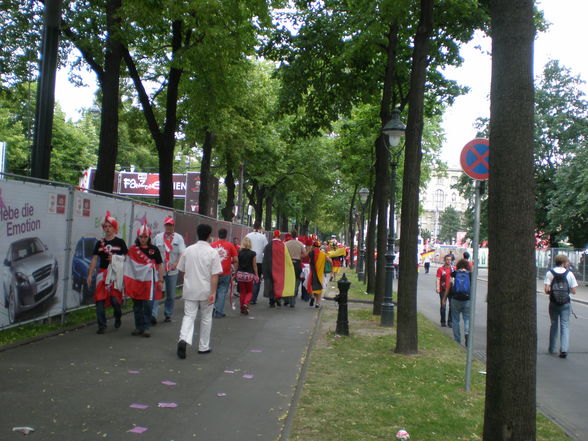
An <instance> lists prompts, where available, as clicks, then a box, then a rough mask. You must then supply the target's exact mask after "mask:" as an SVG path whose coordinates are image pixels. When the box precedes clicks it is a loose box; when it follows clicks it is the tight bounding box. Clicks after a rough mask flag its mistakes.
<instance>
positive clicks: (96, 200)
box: [67, 191, 133, 308]
mask: <svg viewBox="0 0 588 441" xmlns="http://www.w3.org/2000/svg"><path fill="white" fill-rule="evenodd" d="M132 207H133V204H132V202H131V201H125V200H121V199H115V198H109V197H106V196H102V195H97V194H93V193H86V192H82V191H76V192H75V194H74V207H73V223H72V238H71V249H72V252H71V274H70V281H69V290H68V296H67V307H68V308H73V307H76V306H78V305H87V304H92V303H94V289H95V287H96V271H94V275H93V279H92V284H91V286H88V285H87V283H86V279H87V278H88V269H89V266H90V262H91V260H92V253H93V250H94V245H95V244H96V241H97V240H98V239H101V238H102V237H103V233H102V221H103V220H104V217H105V216H106V211H110V214H111V216H113V217H114V218H115V219H116V220H117V222H118V233H117V236H118V237H120V238H122V239H123V240H124V241H125V242H126V243H127V245H128V244H129V241H130V239H129V237H128V236H129V226H130V225H131V213H132Z"/></svg>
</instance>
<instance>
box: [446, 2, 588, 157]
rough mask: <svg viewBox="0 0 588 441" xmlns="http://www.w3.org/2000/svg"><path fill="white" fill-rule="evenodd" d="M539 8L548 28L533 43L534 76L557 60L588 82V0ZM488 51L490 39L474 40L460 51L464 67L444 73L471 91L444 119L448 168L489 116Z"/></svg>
mask: <svg viewBox="0 0 588 441" xmlns="http://www.w3.org/2000/svg"><path fill="white" fill-rule="evenodd" d="M539 8H540V9H542V10H543V11H544V14H545V18H546V19H547V21H548V22H550V23H551V26H550V28H549V29H548V31H547V32H546V33H542V34H539V35H538V36H537V39H536V41H535V60H534V65H535V77H537V76H538V75H540V74H541V73H542V71H543V67H544V66H545V64H546V63H547V61H549V60H551V59H557V60H560V61H561V63H560V64H562V65H563V66H566V67H568V68H570V69H571V70H572V73H573V74H574V75H580V76H581V77H582V79H583V80H584V81H586V80H588V57H587V56H586V49H585V47H584V46H585V43H586V41H588V30H587V27H586V18H587V17H588V0H542V1H541V2H540V4H539ZM476 46H481V48H482V50H480V49H476V48H475V47H476ZM490 48H491V41H490V39H489V38H485V39H482V38H476V40H475V41H473V42H471V43H470V44H468V45H467V46H465V47H463V48H462V51H461V54H462V57H463V58H464V60H465V61H464V64H463V66H462V67H460V68H458V69H448V70H447V71H446V75H447V77H449V78H451V79H454V80H457V81H458V82H459V83H460V84H463V85H467V86H469V87H470V89H471V90H470V93H468V94H467V95H464V96H461V97H459V98H458V99H457V100H456V102H455V104H454V105H453V106H452V107H451V108H450V109H448V110H447V112H446V114H445V117H444V118H443V128H444V130H445V133H446V140H445V144H444V146H443V159H444V160H445V162H447V163H448V164H449V165H450V166H451V165H453V166H456V167H458V166H459V155H460V152H461V149H462V148H463V146H464V145H465V144H467V142H468V141H470V140H472V139H474V138H475V137H476V130H475V129H474V127H473V124H474V122H475V120H476V118H478V117H480V116H483V117H488V116H489V115H490V101H489V100H488V95H489V94H490V77H491V59H490V56H489V55H488V54H489V52H490ZM585 86H586V85H585ZM584 91H585V92H587V93H588V88H587V87H584Z"/></svg>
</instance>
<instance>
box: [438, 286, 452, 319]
mask: <svg viewBox="0 0 588 441" xmlns="http://www.w3.org/2000/svg"><path fill="white" fill-rule="evenodd" d="M442 301H443V293H439V304H440V305H441V302H442ZM447 301H448V302H449V315H447V306H440V309H439V312H440V313H441V323H442V324H443V323H447V324H448V325H451V299H450V298H447ZM446 318H447V319H446Z"/></svg>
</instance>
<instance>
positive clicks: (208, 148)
mask: <svg viewBox="0 0 588 441" xmlns="http://www.w3.org/2000/svg"><path fill="white" fill-rule="evenodd" d="M214 140H215V135H214V132H211V131H210V130H208V129H206V133H205V134H204V144H203V146H202V163H201V165H200V194H199V195H198V213H200V214H203V215H205V216H210V190H211V188H212V186H211V182H210V178H211V173H210V164H211V161H212V147H213V145H214Z"/></svg>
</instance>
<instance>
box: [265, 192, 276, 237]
mask: <svg viewBox="0 0 588 441" xmlns="http://www.w3.org/2000/svg"><path fill="white" fill-rule="evenodd" d="M273 202H274V195H273V192H272V193H270V194H269V195H268V196H267V198H265V230H266V231H270V230H271V229H272V204H273Z"/></svg>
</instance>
